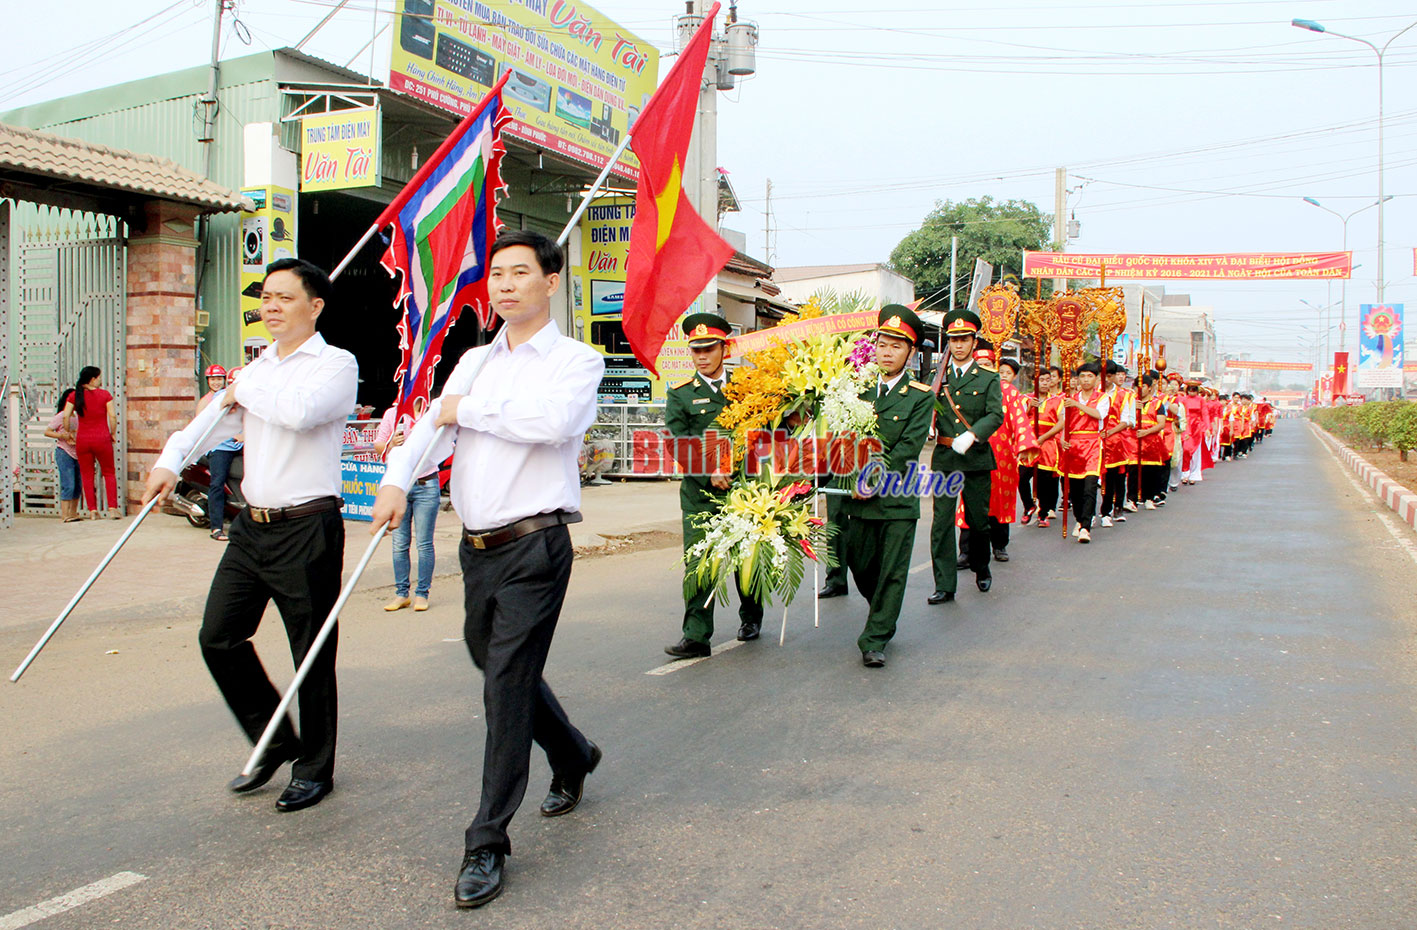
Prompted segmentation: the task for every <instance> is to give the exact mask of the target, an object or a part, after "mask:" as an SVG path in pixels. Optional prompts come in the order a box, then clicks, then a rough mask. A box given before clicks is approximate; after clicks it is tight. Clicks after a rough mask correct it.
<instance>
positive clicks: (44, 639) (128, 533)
mask: <svg viewBox="0 0 1417 930" xmlns="http://www.w3.org/2000/svg"><path fill="white" fill-rule="evenodd" d="M221 393H222V394H224V393H225V389H223V390H222V392H221ZM220 399H221V394H218V395H217V396H216V397H214V398H212V401H211V402H212V403H217V402H218V401H220ZM224 416H225V414H218V416H217V418H216V419H215V420H213V421H212V423H211V425H210V426H208V427H207V429H206V431H205V432H203V433H202V435H201V436H200V437H198V439H197V442H196V444H195V445H193V446H192V451H191V452H189V453H187V455H186V457H185V458H183V459H182V464H181V465H180V466H179V467H178V469H177V477H178V479H179V480H180V479H181V477H182V472H183V471H184V470H185V469H186V468H187V466H188V465H189V464H191V463H192V461H193V459H194V458H196V451H197V450H198V449H200V448H201V447H202V443H203V442H205V441H206V439H207V437H208V436H210V435H211V434H212V430H214V429H216V426H217V424H218V423H220V422H221V421H222V418H223V417H224ZM157 503H158V498H157V497H154V498H153V499H152V500H150V501H148V502H147V503H146V504H144V505H143V509H142V510H140V511H138V516H137V518H136V519H134V520H133V522H132V524H131V525H130V526H129V527H128V529H127V530H125V531H124V532H123V535H122V536H120V537H118V542H116V543H114V544H113V548H112V549H109V550H108V555H106V556H104V557H103V561H101V562H99V563H98V568H95V569H94V570H93V574H91V575H89V577H88V580H87V581H85V582H84V584H83V586H82V587H81V588H79V592H78V593H77V594H75V595H74V596H73V598H71V599H70V601H69V603H68V605H66V606H65V608H64V609H63V610H62V611H60V612H59V616H57V617H55V618H54V622H53V623H51V624H50V625H49V629H48V630H45V631H44V635H43V636H41V637H40V638H39V642H37V643H35V645H34V648H33V649H31V650H30V654H29V655H27V656H25V660H24V661H23V662H21V663H20V665H19V667H18V668H16V669H15V671H14V674H12V675H11V676H10V680H11V681H19V680H20V676H21V675H23V674H24V673H25V669H27V668H29V667H30V663H31V662H33V661H34V660H35V658H36V657H38V656H39V652H40V650H41V649H43V648H44V647H45V645H46V644H47V643H48V642H49V640H50V638H51V637H52V636H54V634H55V633H57V632H58V631H59V626H60V624H62V623H63V622H64V621H65V620H67V619H68V618H69V614H71V613H73V611H74V608H75V607H77V606H79V601H80V600H82V599H83V597H84V595H85V594H87V593H88V592H89V588H92V587H93V584H94V582H95V581H98V576H99V575H101V574H103V570H104V569H105V568H107V567H108V563H110V562H112V561H113V559H114V557H115V556H116V555H118V550H119V549H122V548H123V544H124V543H126V542H127V541H128V540H129V538H131V537H132V535H133V534H134V533H135V532H137V529H138V527H139V526H140V525H141V524H142V522H143V520H144V519H146V518H147V515H148V514H150V513H152V510H153V507H155V506H156V505H157Z"/></svg>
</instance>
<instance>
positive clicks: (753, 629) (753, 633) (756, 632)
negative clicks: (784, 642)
mask: <svg viewBox="0 0 1417 930" xmlns="http://www.w3.org/2000/svg"><path fill="white" fill-rule="evenodd" d="M762 632H763V625H762V624H761V623H745V624H743V625H742V626H740V627H739V628H738V641H739V642H740V643H747V642H752V641H753V640H755V639H757V638H758V637H759V636H760V635H762Z"/></svg>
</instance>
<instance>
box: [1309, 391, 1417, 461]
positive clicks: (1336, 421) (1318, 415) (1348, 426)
mask: <svg viewBox="0 0 1417 930" xmlns="http://www.w3.org/2000/svg"><path fill="white" fill-rule="evenodd" d="M1309 419H1311V420H1313V421H1314V422H1315V423H1317V424H1318V425H1319V426H1322V427H1323V428H1324V429H1326V430H1328V431H1329V432H1330V433H1333V434H1334V435H1335V436H1337V437H1338V438H1340V439H1342V440H1343V441H1344V442H1346V443H1348V444H1349V445H1350V446H1355V447H1357V446H1363V447H1366V448H1370V449H1382V448H1383V447H1387V448H1391V449H1396V450H1397V451H1398V453H1399V454H1400V456H1401V457H1402V461H1404V462H1405V461H1407V453H1408V451H1409V450H1411V449H1417V401H1412V400H1386V401H1377V402H1373V403H1367V404H1360V405H1359V406H1357V407H1311V408H1309Z"/></svg>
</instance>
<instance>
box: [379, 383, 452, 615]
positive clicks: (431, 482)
mask: <svg viewBox="0 0 1417 930" xmlns="http://www.w3.org/2000/svg"><path fill="white" fill-rule="evenodd" d="M427 408H428V401H427V400H425V399H424V398H422V397H416V398H414V400H413V415H412V416H409V415H408V414H404V415H403V417H402V418H400V417H399V416H398V409H399V408H398V404H394V405H393V406H392V407H390V408H389V409H388V410H385V411H384V415H383V417H382V418H380V420H379V431H378V432H377V433H376V434H375V435H374V451H375V452H377V453H379V455H381V456H383V457H384V458H385V459H387V458H388V456H389V453H391V452H392V451H393V450H394V449H397V448H398V447H399V446H401V445H403V441H404V438H405V437H406V436H407V435H408V433H409V431H410V430H412V429H413V424H414V423H415V422H416V421H417V420H418V418H419V417H421V416H423V411H424V410H426V409H427ZM439 498H440V492H439V486H438V463H437V462H430V463H428V468H427V469H426V470H425V471H424V472H423V474H421V475H419V476H418V477H417V478H415V479H414V481H413V484H411V485H410V486H409V488H408V509H406V510H405V511H404V514H403V519H402V520H401V521H399V525H398V526H397V527H396V528H395V529H394V533H393V536H394V599H393V600H392V601H389V602H388V603H387V604H385V605H384V609H385V610H389V611H393V610H403V609H404V608H405V607H409V606H412V607H413V609H414V610H419V611H421V610H427V609H428V594H429V592H430V591H431V590H432V588H433V565H434V562H435V559H436V555H435V553H434V552H433V530H434V528H435V527H436V526H437V525H438V503H439ZM415 532H417V533H418V584H417V585H415V586H414V588H413V598H412V599H411V600H410V599H409V584H408V576H409V567H410V566H409V558H408V551H409V548H410V545H411V543H412V540H413V534H414V533H415Z"/></svg>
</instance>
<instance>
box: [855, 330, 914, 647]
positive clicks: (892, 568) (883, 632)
mask: <svg viewBox="0 0 1417 930" xmlns="http://www.w3.org/2000/svg"><path fill="white" fill-rule="evenodd" d="M923 330H924V325H923V324H922V323H921V322H920V318H919V317H918V316H916V315H915V314H914V313H912V312H911V311H910V310H909V309H907V308H906V307H903V306H901V305H900V304H887V305H886V306H884V307H882V308H881V313H880V316H879V317H878V326H877V329H876V361H877V363H878V364H879V365H880V366H881V379H880V383H879V384H878V385H876V386H875V387H873V388H870V389H868V390H867V392H866V393H864V394H862V395H861V398H862V399H863V400H874V401H875V405H876V425H877V438H878V439H879V440H880V441H881V445H882V452H881V461H882V463H883V464H884V470H883V471H882V470H879V469H871V470H869V471H863V473H862V475H861V478H860V479H859V480H858V482H857V489H856V492H855V493H854V494H853V495H852V496H851V497H849V498H844V499H843V500H842V503H841V510H842V513H843V514H845V516H846V518H847V519H846V538H845V541H844V543H843V545H842V547H841V550H842V551H843V552H844V554H845V556H846V564H847V565H848V566H849V567H850V569H851V575H852V577H853V578H855V579H856V587H857V588H858V589H860V591H861V593H862V594H863V595H865V597H866V599H867V600H868V601H870V604H871V607H870V612H869V613H867V615H866V628H865V629H864V630H862V631H861V636H860V638H859V639H857V641H856V645H857V646H859V647H860V649H861V662H862V664H864V665H865V666H866V667H867V668H881V667H883V666H884V665H885V664H886V653H885V648H886V643H888V642H890V640H891V637H893V636H894V635H895V627H896V621H897V620H898V619H899V618H900V605H901V602H902V601H903V600H904V599H905V583H906V579H907V578H908V577H909V575H910V551H911V549H912V547H913V546H914V545H915V524H916V523H917V522H918V521H919V520H920V496H919V491H918V488H913V487H912V482H911V477H912V476H914V477H915V481H916V482H917V484H918V481H919V477H918V469H919V459H920V449H921V447H922V446H924V445H925V436H926V434H928V433H929V432H930V411H931V410H933V409H934V404H933V401H934V395H932V394H931V392H930V386H929V385H927V384H921V383H920V382H919V381H912V380H911V379H910V375H909V374H908V373H907V371H906V364H907V363H908V362H909V361H910V356H911V355H913V354H914V352H915V347H916V346H918V345H919V344H920V333H921V332H922V331H923ZM894 476H899V477H898V478H897V477H894ZM863 491H864V492H867V493H863Z"/></svg>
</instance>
